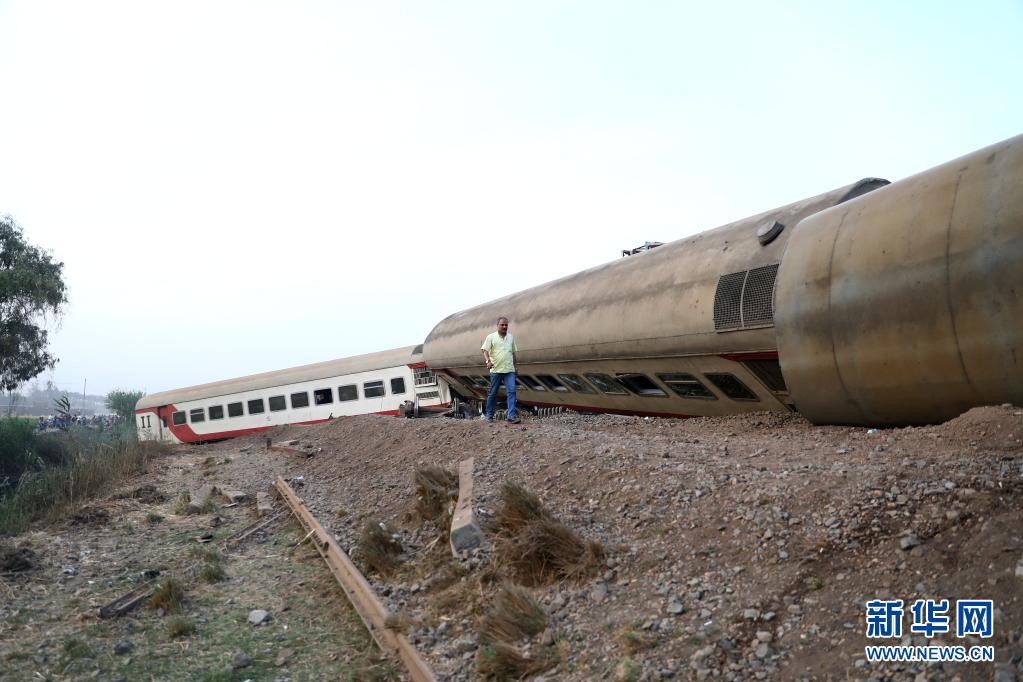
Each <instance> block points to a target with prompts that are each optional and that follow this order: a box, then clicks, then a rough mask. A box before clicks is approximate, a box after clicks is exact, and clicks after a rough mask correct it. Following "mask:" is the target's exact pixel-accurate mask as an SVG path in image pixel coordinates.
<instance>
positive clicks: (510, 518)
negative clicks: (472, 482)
mask: <svg viewBox="0 0 1023 682" xmlns="http://www.w3.org/2000/svg"><path fill="white" fill-rule="evenodd" d="M553 518H554V517H553V516H551V513H550V512H549V511H547V509H546V508H545V507H544V506H543V503H542V502H540V498H539V497H537V496H536V495H534V494H533V493H531V492H529V491H528V490H526V489H525V488H523V487H522V486H521V485H519V484H518V483H512V482H510V481H509V482H506V483H505V484H504V485H503V486H501V508H500V509H498V511H497V516H496V518H495V519H494V521H495V524H496V525H497V528H498V529H499V530H500V531H501V532H502V533H505V534H514V533H517V532H518V531H519V530H521V529H522V528H524V527H525V526H528V525H530V524H533V523H536V522H538V521H550V520H553Z"/></svg>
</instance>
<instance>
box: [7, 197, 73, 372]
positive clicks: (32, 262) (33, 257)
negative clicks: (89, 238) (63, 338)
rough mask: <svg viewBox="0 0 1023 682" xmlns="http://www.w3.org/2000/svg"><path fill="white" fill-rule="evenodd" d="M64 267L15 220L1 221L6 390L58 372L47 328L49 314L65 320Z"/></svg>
mask: <svg viewBox="0 0 1023 682" xmlns="http://www.w3.org/2000/svg"><path fill="white" fill-rule="evenodd" d="M63 270H64V264H63V263H60V262H57V261H54V260H53V257H52V256H51V255H50V254H48V253H47V252H45V251H43V250H42V249H40V248H39V247H37V246H33V245H32V244H29V243H28V242H27V241H25V237H24V235H23V234H22V231H21V228H20V227H19V226H18V224H17V223H15V222H14V219H13V218H11V217H10V216H2V217H0V390H4V391H13V390H14V389H15V388H17V387H18V386H19V385H21V384H22V383H24V382H26V381H28V380H29V379H31V378H32V377H34V376H36V375H38V374H40V373H41V372H43V371H44V370H47V369H52V368H53V366H54V365H56V364H57V358H55V357H53V356H52V355H50V353H49V351H48V350H47V348H46V346H47V343H48V341H49V338H48V335H47V332H46V329H44V328H43V325H44V324H45V322H46V316H47V315H48V314H50V315H53V316H54V317H55V318H59V317H60V315H61V313H62V312H63V310H62V308H63V306H64V304H65V303H67V287H66V286H65V284H64V279H63V277H62V275H63Z"/></svg>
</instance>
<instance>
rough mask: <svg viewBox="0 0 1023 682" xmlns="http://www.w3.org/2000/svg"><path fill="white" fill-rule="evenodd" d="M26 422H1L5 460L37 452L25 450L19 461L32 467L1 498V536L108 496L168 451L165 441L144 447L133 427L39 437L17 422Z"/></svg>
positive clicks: (28, 467)
mask: <svg viewBox="0 0 1023 682" xmlns="http://www.w3.org/2000/svg"><path fill="white" fill-rule="evenodd" d="M24 421H25V420H0V424H2V425H3V426H2V427H0V428H3V429H4V431H3V432H2V433H0V446H2V447H3V448H5V449H6V450H5V454H4V457H5V459H4V460H3V461H4V462H7V459H6V457H7V454H6V453H7V452H15V453H16V452H19V449H18V448H19V447H31V448H33V449H32V450H31V452H32V455H25V454H24V452H25V451H24V450H22V451H21V452H22V455H21V459H20V461H21V462H23V463H26V462H27V463H28V464H30V466H25V467H24V468H22V469H21V470H20V475H19V477H18V480H17V484H16V485H15V486H14V487H13V488H12V489H10V490H9V491H8V492H7V494H6V495H3V496H2V497H0V535H13V534H16V533H20V532H22V531H24V530H25V529H26V528H27V527H28V526H29V524H31V523H33V522H35V521H41V520H52V519H55V518H59V517H60V516H62V515H64V514H65V513H66V512H67V511H68V510H69V509H73V508H74V507H77V506H79V505H81V504H82V503H83V502H85V501H86V500H87V499H89V498H90V497H93V496H95V495H98V494H102V493H106V492H108V491H109V490H110V487H111V484H112V483H115V482H117V481H119V480H121V479H123V478H125V477H127V476H129V475H131V474H134V473H136V472H138V471H141V470H142V469H144V468H145V466H146V463H147V462H148V461H149V459H150V457H152V456H153V455H155V454H157V453H159V452H163V451H164V449H165V448H166V446H165V445H163V444H161V443H150V442H146V443H140V442H139V441H138V440H137V438H136V437H135V430H134V428H123V427H121V428H115V429H110V430H107V431H105V432H103V433H99V432H96V431H91V430H89V429H78V428H76V429H72V430H71V431H69V432H67V433H61V434H53V435H44V436H39V435H35V434H34V433H32V431H31V429H29V430H28V431H26V430H25V427H24V426H23V425H18V424H16V422H22V424H24ZM5 435H10V436H11V438H10V439H8V438H5V437H4V436H5ZM19 443H20V445H19ZM33 457H34V459H32V458H33Z"/></svg>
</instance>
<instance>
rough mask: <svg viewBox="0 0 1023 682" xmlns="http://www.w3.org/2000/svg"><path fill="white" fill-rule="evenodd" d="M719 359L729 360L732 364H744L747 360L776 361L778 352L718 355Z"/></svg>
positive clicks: (766, 351)
mask: <svg viewBox="0 0 1023 682" xmlns="http://www.w3.org/2000/svg"><path fill="white" fill-rule="evenodd" d="M718 357H719V358H724V359H725V360H731V361H732V362H746V361H747V360H777V359H778V351H776V350H765V351H759V352H755V353H719V354H718Z"/></svg>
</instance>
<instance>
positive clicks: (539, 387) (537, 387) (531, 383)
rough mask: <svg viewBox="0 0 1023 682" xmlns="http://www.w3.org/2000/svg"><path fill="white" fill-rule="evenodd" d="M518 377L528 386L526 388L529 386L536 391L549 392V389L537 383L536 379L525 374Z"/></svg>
mask: <svg viewBox="0 0 1023 682" xmlns="http://www.w3.org/2000/svg"><path fill="white" fill-rule="evenodd" d="M518 376H519V378H520V379H522V381H523V382H524V383H525V384H526V386H529V387H530V388H531V389H533V390H534V391H546V390H547V388H546V387H545V386H544V385H543V384H541V383H540V382H539V381H537V380H536V379H534V378H533V377H531V376H527V375H525V374H520V375H518Z"/></svg>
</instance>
